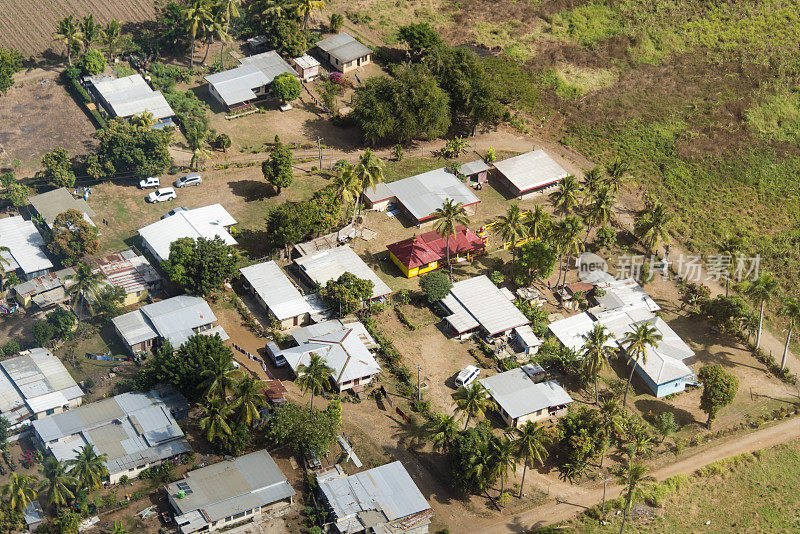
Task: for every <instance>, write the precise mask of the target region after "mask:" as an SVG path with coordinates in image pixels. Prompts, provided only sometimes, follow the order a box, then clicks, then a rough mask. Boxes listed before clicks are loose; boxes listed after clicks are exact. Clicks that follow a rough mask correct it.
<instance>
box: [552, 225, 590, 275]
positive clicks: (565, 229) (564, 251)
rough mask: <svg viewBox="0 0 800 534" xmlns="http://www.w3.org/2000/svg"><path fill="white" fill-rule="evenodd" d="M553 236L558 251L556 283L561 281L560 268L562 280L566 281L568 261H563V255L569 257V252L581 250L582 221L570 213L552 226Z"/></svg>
mask: <svg viewBox="0 0 800 534" xmlns="http://www.w3.org/2000/svg"><path fill="white" fill-rule="evenodd" d="M553 230H554V234H555V235H554V237H555V241H556V246H557V248H558V250H559V252H560V266H559V273H558V280H557V281H556V285H558V284H559V283H562V282H561V270H563V271H564V282H563V284H566V283H567V267H568V262H565V261H564V260H565V256H567V257H569V255H571V254H573V253H574V254H575V255H578V254H580V253H581V251H582V250H583V241H582V240H581V237H580V236H581V233H582V232H583V223H582V222H581V220H580V218H579V217H578V216H577V215H570V216H569V217H567V218H565V219H562V220H560V221H558V222H557V223H556V224H555V227H554V229H553Z"/></svg>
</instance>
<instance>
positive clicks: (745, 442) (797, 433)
mask: <svg viewBox="0 0 800 534" xmlns="http://www.w3.org/2000/svg"><path fill="white" fill-rule="evenodd" d="M798 438H800V420H799V419H797V418H792V419H789V420H788V421H784V422H781V423H778V424H776V425H773V426H770V427H768V428H764V429H761V430H757V431H755V432H753V433H751V434H746V435H744V436H741V437H737V438H735V439H733V440H731V441H727V442H725V443H720V444H719V445H715V446H713V447H710V448H708V449H706V450H704V451H702V452H699V453H697V454H694V455H692V456H689V457H687V458H683V459H682V460H679V461H678V462H675V463H672V464H669V465H666V466H664V467H661V468H659V469H656V470H655V471H653V472H652V473H651V475H652V476H653V477H655V479H656V480H658V481H662V480H665V479H667V478H670V477H672V476H675V475H677V474H680V473H685V474H687V475H688V474H691V473H694V472H695V471H696V470H698V469H700V468H701V467H703V466H706V465H708V464H710V463H712V462H714V461H716V460H720V459H722V458H729V457H731V456H736V455H738V454H743V453H747V452H753V451H755V450H759V449H766V448H769V447H774V446H775V445H779V444H781V443H786V442H787V441H791V440H794V439H798ZM621 492H622V486H619V485H617V484H614V485H610V486H608V488H607V489H606V499H608V500H611V499H615V498H616V497H618V496H619V495H620V493H621ZM602 498H603V488H602V486H600V487H597V488H592V489H591V490H589V491H586V492H585V493H582V494H579V495H573V496H570V498H569V499H568V500H567V501H566V502H565V501H562V500H560V498H559V497H558V496H557V497H556V500H555V501H549V502H548V503H547V504H544V505H541V506H538V507H536V508H534V509H532V510H529V511H528V512H525V513H522V514H519V515H517V516H514V517H509V518H505V519H501V520H498V521H493V522H491V523H488V524H484V525H482V526H480V527H478V529H477V530H476V531H475V532H480V533H481V534H500V533H505V532H518V533H522V532H526V531H529V530H532V529H534V528H538V527H542V526H545V525H551V524H554V523H559V522H561V521H566V520H569V519H571V518H573V517H574V516H575V515H577V514H579V513H580V512H582V511H583V510H584V509H586V508H588V507H591V506H594V505H595V504H597V503H599V502H600V501H601V500H602Z"/></svg>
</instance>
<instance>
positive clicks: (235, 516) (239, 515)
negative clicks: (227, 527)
mask: <svg viewBox="0 0 800 534" xmlns="http://www.w3.org/2000/svg"><path fill="white" fill-rule="evenodd" d="M241 517H244V512H241V513H238V514H236V515H234V516H233V518H234V519H239V518H241Z"/></svg>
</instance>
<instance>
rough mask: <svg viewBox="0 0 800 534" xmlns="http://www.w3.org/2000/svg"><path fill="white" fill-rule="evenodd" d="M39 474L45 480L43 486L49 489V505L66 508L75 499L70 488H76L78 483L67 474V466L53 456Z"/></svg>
mask: <svg viewBox="0 0 800 534" xmlns="http://www.w3.org/2000/svg"><path fill="white" fill-rule="evenodd" d="M39 472H40V473H41V474H42V476H43V477H44V479H45V480H44V481H43V484H44V486H45V487H47V502H48V504H51V505H53V506H56V507H59V506H66V505H67V503H68V502H69V501H70V500H71V499H74V498H75V495H74V494H73V493H72V491H71V490H70V488H71V487H75V486H76V485H77V483H78V481H77V480H76V479H75V477H73V476H72V475H70V474H69V473H68V472H67V464H65V463H64V462H62V461H59V460H57V459H56V458H54V457H52V456H51V457H49V458H48V459H47V461H46V462H45V463H44V466H43V467H42V468H41V469H40V470H39Z"/></svg>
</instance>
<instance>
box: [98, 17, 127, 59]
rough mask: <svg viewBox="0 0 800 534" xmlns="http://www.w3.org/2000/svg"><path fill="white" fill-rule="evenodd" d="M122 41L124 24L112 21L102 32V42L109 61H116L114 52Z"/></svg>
mask: <svg viewBox="0 0 800 534" xmlns="http://www.w3.org/2000/svg"><path fill="white" fill-rule="evenodd" d="M121 39H122V23H121V22H120V21H118V20H116V19H111V20H109V21H108V24H106V27H105V28H103V30H102V31H101V32H100V41H102V43H103V44H104V45H105V46H106V52H108V60H109V61H111V60H112V59H114V52H115V51H116V49H117V45H118V44H119V42H120V40H121Z"/></svg>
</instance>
